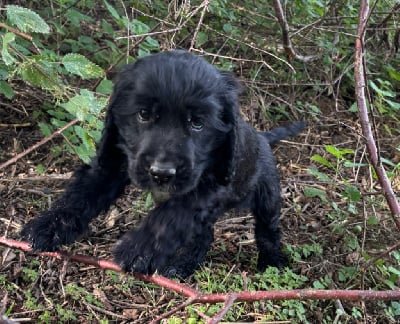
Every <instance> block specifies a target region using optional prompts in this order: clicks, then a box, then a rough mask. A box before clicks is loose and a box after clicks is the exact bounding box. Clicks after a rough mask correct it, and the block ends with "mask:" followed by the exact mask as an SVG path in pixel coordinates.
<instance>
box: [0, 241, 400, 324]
mask: <svg viewBox="0 0 400 324" xmlns="http://www.w3.org/2000/svg"><path fill="white" fill-rule="evenodd" d="M0 245H3V246H7V247H10V248H17V249H20V250H22V251H26V252H33V251H32V248H31V247H30V246H29V244H28V243H26V242H20V241H15V240H11V239H7V238H6V237H0ZM33 253H34V252H33ZM36 254H37V255H42V256H50V257H53V258H59V259H68V260H69V261H76V262H81V263H85V264H89V265H93V266H96V267H98V268H100V269H106V270H113V271H117V272H122V269H121V268H120V267H119V266H118V265H117V264H115V263H114V262H112V261H110V260H105V259H96V258H94V257H90V256H86V255H80V254H79V255H78V254H70V253H67V252H65V251H58V252H38V253H36ZM131 275H132V276H134V277H135V278H136V279H139V280H142V281H144V282H148V283H153V284H156V285H158V286H160V287H164V288H166V289H169V290H171V291H174V292H176V293H178V294H179V295H181V296H185V297H188V300H187V301H186V302H184V303H182V304H181V305H179V306H178V307H177V308H175V309H176V311H177V310H179V309H182V307H186V306H188V305H190V304H195V303H202V304H205V303H209V304H215V303H225V304H224V306H223V308H222V309H221V311H220V312H219V313H218V314H217V315H216V317H215V318H214V319H210V321H212V320H215V319H218V318H222V316H224V314H226V312H227V311H228V309H229V308H230V307H231V306H232V305H233V303H234V302H235V301H242V302H254V301H260V300H288V299H296V300H307V299H311V300H319V299H326V300H336V299H341V300H357V301H360V300H399V299H400V290H389V291H374V290H316V289H297V290H274V291H241V292H237V293H225V294H224V293H201V292H198V291H196V290H194V289H192V288H190V287H188V286H187V285H185V284H182V283H178V282H175V281H172V280H170V279H167V278H165V277H162V276H158V275H153V276H147V275H143V274H139V273H132V274H131ZM160 320H161V319H160ZM211 323H216V322H211Z"/></svg>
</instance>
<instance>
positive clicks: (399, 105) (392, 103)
mask: <svg viewBox="0 0 400 324" xmlns="http://www.w3.org/2000/svg"><path fill="white" fill-rule="evenodd" d="M383 100H384V101H385V102H386V103H387V104H388V105H389V106H390V108H392V109H394V110H399V109H400V103H398V102H395V101H392V100H389V99H387V98H383Z"/></svg>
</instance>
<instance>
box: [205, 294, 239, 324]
mask: <svg viewBox="0 0 400 324" xmlns="http://www.w3.org/2000/svg"><path fill="white" fill-rule="evenodd" d="M236 299H237V294H236V293H232V294H229V295H228V296H227V298H226V301H225V304H224V306H223V307H222V308H221V310H220V311H219V312H218V313H217V314H216V315H215V316H214V317H213V318H212V319H210V320H209V321H207V324H218V323H219V322H220V321H222V319H223V318H224V316H225V314H226V313H227V312H228V310H229V308H231V307H232V305H233V303H234V302H235V301H236Z"/></svg>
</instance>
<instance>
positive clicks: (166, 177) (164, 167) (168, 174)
mask: <svg viewBox="0 0 400 324" xmlns="http://www.w3.org/2000/svg"><path fill="white" fill-rule="evenodd" d="M149 173H150V175H151V176H152V178H153V180H154V181H155V182H156V183H157V184H159V185H162V184H166V183H167V182H169V181H170V180H171V179H172V178H173V177H174V176H175V174H176V169H175V168H174V167H172V166H171V165H170V164H167V163H165V164H161V163H154V164H153V165H152V166H150V169H149Z"/></svg>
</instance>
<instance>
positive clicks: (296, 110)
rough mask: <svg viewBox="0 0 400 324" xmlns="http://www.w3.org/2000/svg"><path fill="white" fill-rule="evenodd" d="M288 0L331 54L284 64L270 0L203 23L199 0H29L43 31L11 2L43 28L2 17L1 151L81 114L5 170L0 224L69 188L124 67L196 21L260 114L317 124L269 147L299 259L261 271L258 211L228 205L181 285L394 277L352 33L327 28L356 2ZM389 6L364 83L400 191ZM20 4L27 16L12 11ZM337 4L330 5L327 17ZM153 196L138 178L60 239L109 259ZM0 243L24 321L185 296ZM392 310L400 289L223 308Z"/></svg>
mask: <svg viewBox="0 0 400 324" xmlns="http://www.w3.org/2000/svg"><path fill="white" fill-rule="evenodd" d="M295 2H296V4H297V5H296V6H293V8H287V15H288V18H289V19H291V22H292V24H293V26H297V27H296V28H298V33H297V34H295V35H293V37H292V41H293V42H294V45H295V46H298V48H300V49H301V50H302V51H304V52H307V51H310V52H314V53H319V52H322V53H323V54H324V55H322V56H321V57H320V58H319V59H318V60H317V61H313V62H310V63H307V64H306V63H304V62H291V63H292V65H291V64H289V63H288V62H286V61H285V60H284V59H278V57H279V58H283V57H284V56H283V54H282V52H281V51H280V50H279V46H278V45H279V44H280V36H279V35H280V31H279V29H277V26H275V25H274V19H273V17H271V16H270V15H265V14H263V13H265V12H273V11H272V8H271V7H270V5H269V4H264V5H261V4H260V8H258V9H259V11H258V12H255V11H254V5H253V2H252V1H243V6H237V5H235V4H234V3H230V2H227V1H212V2H211V3H212V4H211V5H210V7H209V11H208V12H207V14H206V15H205V17H206V18H205V20H204V21H202V22H201V21H200V20H199V19H200V17H201V15H200V13H201V8H200V9H198V10H197V11H195V9H196V8H198V7H196V6H194V5H193V7H190V3H189V2H184V3H185V4H186V5H187V6H188V7H184V6H182V7H177V6H178V5H177V3H175V1H170V2H168V4H169V5H168V6H167V5H166V3H167V2H164V1H153V2H152V3H153V7H151V6H149V5H148V4H147V2H143V4H137V6H136V7H135V8H136V9H135V10H133V9H132V10H131V12H129V11H124V8H123V7H121V4H119V5H115V6H114V5H111V4H110V3H111V2H110V3H108V2H101V3H100V2H93V4H90V3H89V2H88V3H86V2H85V3H83V2H82V3H81V2H79V3H75V2H74V1H55V2H54V3H55V4H56V5H54V6H52V7H51V8H50V7H49V8H43V5H41V3H40V2H36V1H32V2H31V7H30V9H29V10H32V11H35V12H38V13H40V15H41V17H44V18H45V19H44V21H43V22H44V25H43V26H42V27H43V28H41V29H40V30H36V28H39V27H37V26H40V25H35V26H36V27H35V29H34V30H31V29H29V28H28V27H27V26H26V22H27V21H29V19H33V21H36V22H37V21H39V20H38V18H37V17H36V16H35V15H29V14H28V13H29V11H24V10H22V11H21V9H19V8H15V7H12V6H11V7H7V8H8V9H7V10H8V14H9V16H8V17H7V19H4V21H5V22H6V23H7V24H8V25H9V26H10V27H13V28H17V29H19V30H20V31H22V32H24V33H25V34H26V35H28V34H32V35H34V40H33V42H31V41H29V40H27V39H26V38H24V37H22V36H19V35H17V34H13V33H12V31H10V30H5V29H4V28H3V29H1V33H0V36H1V37H2V52H1V55H2V59H3V61H2V62H0V94H1V101H0V105H1V109H0V121H1V123H0V147H1V150H0V162H5V161H7V160H8V159H9V158H11V157H12V156H13V155H15V154H16V153H19V152H21V151H23V150H24V149H26V148H29V147H30V146H32V145H33V144H35V143H36V142H38V141H39V140H40V139H42V138H43V137H44V136H47V135H49V134H51V132H53V131H54V130H55V129H57V128H59V127H62V126H64V125H65V124H66V123H67V122H70V121H71V120H73V119H74V118H78V119H79V121H80V123H79V125H78V124H76V125H75V126H74V127H71V128H70V129H69V130H68V131H66V132H64V133H63V136H61V137H57V138H55V139H54V140H52V141H51V143H47V144H46V145H43V146H40V147H39V148H38V149H37V150H35V151H34V152H32V153H31V154H29V155H27V156H25V157H23V158H22V159H19V160H18V161H17V162H16V163H15V164H13V165H11V166H8V167H7V168H5V169H3V170H0V206H1V207H0V235H2V236H3V235H4V236H7V237H9V238H14V239H17V238H18V232H19V231H20V229H21V227H22V226H23V224H25V223H26V222H27V220H29V219H31V218H32V217H36V216H37V215H38V214H39V212H40V211H41V210H44V209H46V208H48V206H49V205H50V204H51V202H52V201H54V199H55V198H56V197H57V195H58V194H59V193H60V191H61V190H62V189H63V187H64V186H65V184H66V182H67V180H68V178H69V177H70V175H71V172H72V170H73V169H74V168H75V167H76V166H77V165H78V164H79V163H81V162H79V159H78V156H79V158H80V159H81V160H84V161H87V160H89V158H90V155H91V154H93V148H94V142H95V141H96V140H97V139H98V137H99V134H100V133H99V130H100V128H101V127H102V123H101V119H102V116H103V115H104V106H105V104H106V100H107V98H108V95H109V91H110V86H111V81H110V80H111V79H112V77H113V74H114V73H115V71H116V70H117V68H115V66H117V65H119V64H120V63H121V61H132V60H134V59H135V58H136V57H140V56H144V55H147V54H149V53H150V52H152V51H157V50H162V49H167V48H171V47H183V48H186V49H188V48H189V47H190V45H191V43H192V39H193V37H194V33H195V30H196V27H197V26H198V25H197V24H198V23H201V24H200V25H201V28H200V30H199V33H197V38H196V39H195V42H194V44H193V45H194V50H195V51H198V52H199V51H200V52H202V53H208V54H210V55H207V56H206V57H207V58H208V59H210V61H212V62H213V63H214V64H215V65H217V66H219V67H220V68H223V69H228V70H232V71H233V72H234V73H235V74H236V75H238V76H239V77H240V78H241V79H242V81H243V84H244V88H245V90H246V91H245V93H244V95H243V97H242V111H243V114H244V117H245V118H246V119H247V120H248V121H249V122H250V123H251V124H252V125H254V126H255V127H257V128H259V129H268V128H271V127H273V126H275V125H278V124H280V123H281V122H286V121H287V120H295V119H305V120H307V121H308V122H309V128H308V129H307V130H306V131H305V132H303V133H302V134H301V135H299V136H297V137H296V138H293V139H290V140H288V141H284V142H282V143H281V144H280V145H279V146H277V148H276V149H275V153H276V156H277V160H278V163H279V169H280V171H281V179H282V197H283V206H282V223H281V224H282V225H281V227H282V232H283V242H284V246H285V250H286V253H287V254H288V255H289V256H290V258H291V264H290V266H289V267H288V268H287V269H284V270H282V271H280V272H278V271H277V270H276V269H274V268H270V269H267V270H266V272H265V273H259V272H258V271H257V270H256V267H255V264H256V260H257V251H256V248H255V243H254V230H253V219H252V216H251V215H250V214H248V213H246V212H241V213H227V214H226V215H223V216H222V217H221V219H220V220H219V221H218V223H217V224H216V231H215V242H214V244H213V246H212V249H211V250H210V252H209V254H208V256H207V260H206V262H205V263H204V264H203V265H202V266H201V268H200V269H199V270H198V271H197V272H196V273H195V274H194V275H193V276H191V277H190V278H188V279H187V281H186V283H187V284H188V285H190V286H192V287H195V288H197V289H199V290H201V291H203V292H230V291H240V290H271V289H299V288H300V289H301V288H318V289H374V290H390V289H399V285H400V252H399V249H393V251H391V252H390V253H383V252H385V251H387V250H388V249H389V248H390V247H392V246H394V245H395V244H397V243H398V237H399V230H398V229H397V228H396V226H395V225H394V222H393V220H392V218H391V216H390V213H389V211H388V208H387V205H386V201H385V199H384V197H383V195H382V194H381V188H380V185H379V183H378V181H377V179H376V176H375V174H374V172H373V170H372V168H371V166H370V164H369V161H368V157H367V154H366V150H365V145H364V142H363V138H362V135H361V129H360V126H359V123H358V118H357V114H355V111H354V105H353V103H354V98H352V96H353V90H354V89H353V88H354V85H353V84H352V80H353V79H352V72H351V62H352V42H353V39H352V38H351V37H347V36H348V35H347V34H346V33H345V32H343V34H341V35H340V36H341V38H340V42H336V40H335V41H334V42H332V41H331V29H329V28H334V27H335V28H336V27H338V24H339V22H338V21H339V20H338V17H339V16H340V15H342V16H343V17H341V20H340V24H342V25H341V27H343V28H348V29H349V30H351V28H352V27H354V24H355V23H356V14H357V9H356V8H354V6H353V5H352V2H351V1H349V2H347V1H343V2H341V3H340V4H337V7H335V10H331V9H332V7H329V8H326V10H325V8H324V6H323V5H321V1H309V2H307V5H305V6H304V3H303V1H295ZM145 3H146V4H145ZM266 3H267V2H266ZM15 4H18V1H13V5H15ZM19 4H20V5H21V6H24V3H22V2H21V3H19ZM300 4H302V5H300ZM389 4H392V2H390V1H387V2H385V5H389ZM75 5H76V6H75ZM174 6H175V7H174ZM332 6H333V5H332ZM301 8H303V9H301ZM125 9H127V8H125ZM128 9H129V8H128ZM378 9H379V6H378ZM381 9H382V8H381ZM384 9H385V10H384V13H379V12H378V13H377V14H375V13H374V14H373V15H372V16H371V19H372V20H373V21H374V22H375V23H376V24H375V25H374V26H380V27H382V29H376V30H375V32H376V34H374V35H372V36H371V37H370V41H371V42H372V45H371V46H370V48H369V50H370V51H371V53H373V54H374V55H371V57H370V59H369V60H368V62H369V63H371V71H372V72H374V76H375V78H374V80H372V79H371V82H370V87H371V93H372V100H373V104H374V105H375V108H376V112H375V115H376V120H375V129H376V131H377V137H378V138H379V144H380V155H381V156H382V161H383V162H384V165H385V167H386V168H387V170H388V171H389V176H390V178H391V180H392V185H393V188H394V190H395V191H396V192H399V191H400V182H399V170H400V168H399V162H400V155H399V147H398V143H400V133H399V130H398V122H399V120H398V119H399V117H398V110H399V109H400V108H399V106H398V99H399V98H398V94H396V91H395V90H394V89H396V87H398V82H399V81H400V77H399V74H398V73H397V72H396V71H398V68H397V65H398V60H395V59H392V58H393V56H390V55H391V54H390V53H392V52H390V51H388V50H387V48H385V49H384V51H382V50H381V49H382V46H381V47H379V46H377V44H379V42H378V40H379V39H380V38H379V37H378V36H382V39H383V36H387V38H385V39H387V40H388V43H390V41H391V40H393V37H394V36H393V34H386V35H385V33H387V29H385V28H384V27H385V26H383V25H379V24H378V23H379V22H381V21H385V23H388V21H392V20H391V19H395V18H393V17H392V18H390V19H387V20H385V19H384V18H385V17H386V16H385V15H386V14H387V12H388V10H387V8H386V7H385V8H384ZM13 10H14V11H13ZM10 11H11V14H10ZM127 12H128V13H127ZM125 13H127V14H126V15H125ZM3 14H4V15H5V11H3V13H2V15H3ZM10 15H11V16H10ZM13 15H14V16H13ZM19 15H20V16H23V17H25V18H24V19H23V20H18V19H17V18H18V17H19ZM332 15H333V17H334V18H337V19H336V20H330V19H331V18H332ZM335 15H336V16H335ZM2 17H3V16H2ZM4 17H5V16H4ZM394 17H396V16H394ZM27 19H28V20H27ZM325 19H326V20H325ZM314 21H319V23H318V24H316V25H315V26H316V27H318V26H322V27H324V28H325V29H324V28H322V27H321V28H315V29H314V28H311V27H310V26H314V25H312V24H311V23H312V22H314ZM331 21H334V24H333V25H332V24H331V23H330V22H331ZM47 23H48V24H49V25H50V26H51V30H52V34H50V35H48V33H47V32H48V30H47V29H46V27H45V26H46V25H47ZM303 24H305V26H306V27H307V28H306V27H304V28H302V26H303ZM308 24H309V25H308ZM329 24H331V25H329ZM328 27H329V28H328ZM174 28H175V30H174ZM308 28H311V29H310V30H308ZM127 30H129V33H128V34H130V33H132V34H135V35H141V34H149V33H152V32H159V33H158V34H154V35H153V36H150V37H142V38H138V37H136V38H133V39H131V40H130V41H128V40H127V39H126V38H123V37H124V36H126V34H127ZM171 30H172V31H171ZM261 30H262V31H263V32H260V31H261ZM346 30H347V29H346ZM304 31H307V34H306V35H305V34H302V32H304ZM10 33H11V34H12V35H11V34H10ZM13 35H14V36H13ZM271 35H273V36H271ZM375 38H377V39H378V40H377V41H376V42H373V41H374V39H375ZM271 44H273V46H271ZM275 45H276V46H275ZM389 45H390V44H387V43H385V46H389ZM35 46H36V48H35ZM391 50H394V49H393V48H392V49H391ZM214 53H217V54H214ZM270 54H273V55H270ZM394 54H395V53H394ZM397 56H398V53H397ZM7 60H8V61H7ZM382 62H385V64H382ZM372 77H373V76H372V73H371V78H372ZM49 78H50V79H49ZM49 80H51V82H49ZM82 107H83V108H82ZM149 208H151V206H150V203H149V201H148V199H147V196H146V194H145V193H142V192H140V191H139V190H137V189H135V188H133V187H129V188H127V190H126V193H125V195H124V196H123V197H121V198H120V199H119V200H118V201H117V203H116V204H115V206H113V207H112V209H111V210H110V211H109V212H108V213H107V214H105V215H102V216H100V217H99V218H98V219H97V220H95V221H94V222H93V223H92V225H91V231H90V233H89V234H88V235H87V236H86V237H84V238H82V239H81V240H80V241H79V242H77V243H75V244H74V245H72V246H70V247H67V248H68V249H69V250H70V251H73V252H75V253H81V254H87V255H93V256H96V257H99V258H109V259H111V258H112V256H111V251H112V248H113V245H114V244H115V242H116V241H117V240H118V238H119V237H120V236H121V235H122V234H123V233H124V232H126V231H127V230H128V229H130V228H132V227H133V226H135V224H136V223H137V222H139V221H140V219H141V218H142V217H144V216H145V215H146V213H147V211H148V209H149ZM0 251H1V253H2V258H1V263H0V315H1V314H5V315H6V316H7V317H8V318H12V319H14V320H17V321H18V320H19V321H20V322H29V321H30V322H33V323H58V322H66V323H89V322H90V323H148V322H150V321H151V320H152V319H154V318H156V317H157V316H158V315H161V314H164V313H165V312H166V311H168V310H169V309H172V308H173V307H174V306H176V305H178V304H179V303H181V302H182V301H183V297H181V296H178V295H176V294H174V293H172V292H170V291H168V290H165V289H162V288H160V287H157V286H155V285H150V284H145V283H142V282H140V281H137V280H135V279H133V278H132V277H130V276H124V275H120V274H116V273H113V272H110V271H102V270H99V269H96V268H94V267H92V266H84V265H81V264H77V263H72V262H64V261H60V260H55V259H51V258H48V257H37V256H34V255H30V254H27V253H23V252H20V251H17V250H10V249H6V248H3V247H0ZM220 308H221V305H220V304H216V305H206V304H204V305H201V304H196V305H191V306H189V307H187V308H185V309H184V310H182V311H181V312H179V313H176V314H175V315H173V316H172V317H170V318H169V319H168V320H166V323H202V322H205V319H204V318H203V317H202V316H201V315H200V313H202V314H206V315H207V316H210V317H211V316H213V315H214V314H215V313H216V312H218V310H219V309H220ZM399 320H400V303H399V302H398V301H391V302H390V301H389V302H362V301H339V300H337V301H322V300H321V301H318V300H316V301H309V300H306V301H293V300H288V301H277V302H275V301H274V302H272V301H259V302H254V303H235V305H234V306H233V307H232V308H231V309H230V310H229V312H228V313H227V314H226V315H225V317H224V321H226V322H238V321H239V322H258V323H269V322H279V321H282V322H292V323H307V322H309V323H333V322H335V323H396V322H399Z"/></svg>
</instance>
